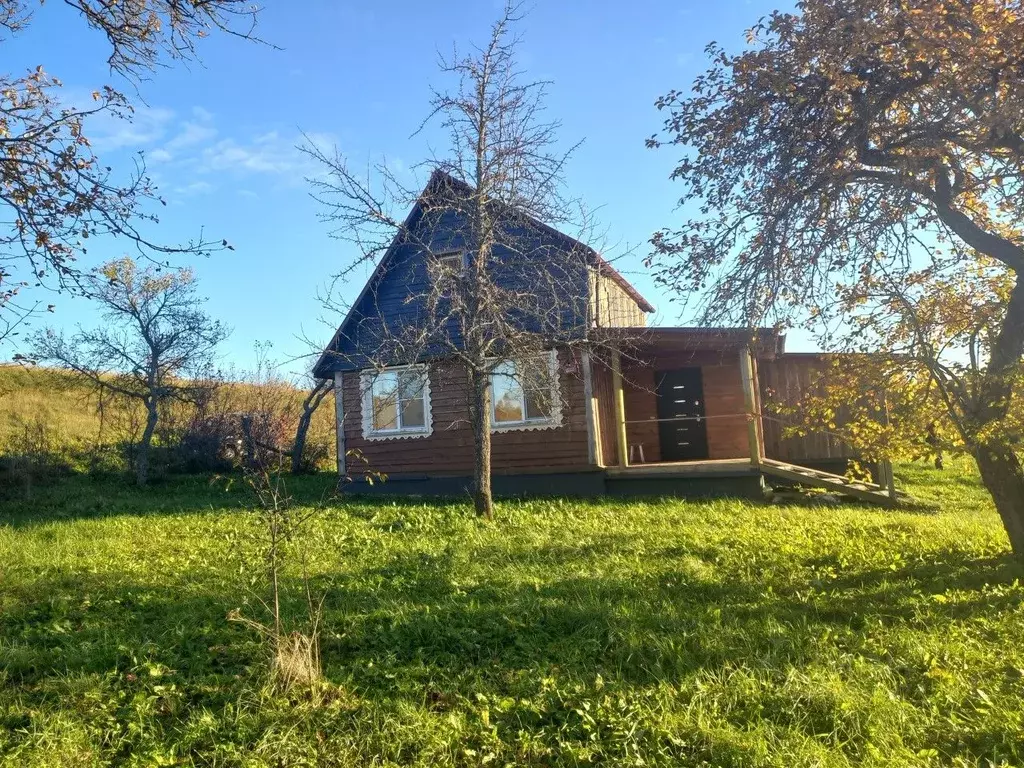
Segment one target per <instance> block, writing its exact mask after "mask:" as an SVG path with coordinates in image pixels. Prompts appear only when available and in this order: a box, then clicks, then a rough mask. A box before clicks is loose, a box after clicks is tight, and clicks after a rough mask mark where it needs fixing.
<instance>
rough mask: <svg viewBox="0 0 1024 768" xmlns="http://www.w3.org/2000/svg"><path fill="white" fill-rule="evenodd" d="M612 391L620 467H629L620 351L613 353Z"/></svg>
mask: <svg viewBox="0 0 1024 768" xmlns="http://www.w3.org/2000/svg"><path fill="white" fill-rule="evenodd" d="M612 389H613V391H614V395H615V427H616V429H615V433H616V435H617V436H618V440H617V441H616V443H617V445H616V450H617V454H618V460H619V466H620V467H626V466H629V458H628V456H627V455H626V447H627V446H626V400H625V398H624V396H623V393H622V355H621V354H620V353H619V351H618V350H615V351H614V352H612Z"/></svg>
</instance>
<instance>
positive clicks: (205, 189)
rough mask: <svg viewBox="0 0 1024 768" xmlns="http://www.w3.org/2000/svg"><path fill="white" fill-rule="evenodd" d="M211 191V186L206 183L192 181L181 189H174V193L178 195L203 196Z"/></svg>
mask: <svg viewBox="0 0 1024 768" xmlns="http://www.w3.org/2000/svg"><path fill="white" fill-rule="evenodd" d="M212 191H213V184H211V183H210V182H208V181H194V182H192V183H191V184H186V185H184V186H181V187H175V188H174V193H175V194H178V195H205V194H207V193H209V192H212Z"/></svg>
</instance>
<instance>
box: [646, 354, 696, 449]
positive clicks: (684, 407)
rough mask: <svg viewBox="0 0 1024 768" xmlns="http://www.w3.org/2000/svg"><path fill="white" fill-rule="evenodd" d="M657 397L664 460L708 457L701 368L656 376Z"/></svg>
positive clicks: (657, 374) (662, 372) (680, 369)
mask: <svg viewBox="0 0 1024 768" xmlns="http://www.w3.org/2000/svg"><path fill="white" fill-rule="evenodd" d="M654 380H655V382H656V383H657V390H656V391H657V394H658V419H659V421H658V433H659V438H660V442H661V460H662V461H695V460H699V459H706V458H708V428H707V422H706V421H705V420H704V381H703V378H702V377H701V373H700V368H679V369H677V370H674V371H658V372H656V373H655V374H654Z"/></svg>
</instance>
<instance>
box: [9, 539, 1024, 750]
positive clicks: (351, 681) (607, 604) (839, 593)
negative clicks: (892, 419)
mask: <svg viewBox="0 0 1024 768" xmlns="http://www.w3.org/2000/svg"><path fill="white" fill-rule="evenodd" d="M613 538H614V537H612V538H610V539H609V540H608V541H605V542H598V543H597V544H592V545H590V546H591V547H592V549H591V551H590V552H589V554H588V555H582V554H580V553H579V552H577V556H578V557H591V558H592V556H593V555H594V554H595V553H596V554H601V552H602V551H603V547H608V548H615V547H616V546H621V544H617V543H616V542H615V541H614V540H613ZM593 547H596V549H593ZM571 550H572V548H571V547H560V546H554V547H550V548H548V549H546V550H541V551H534V552H530V553H529V555H528V557H527V558H526V559H527V560H528V563H527V564H528V565H529V566H536V565H538V563H540V564H544V563H547V565H548V566H549V567H550V572H551V573H552V574H565V573H566V570H565V568H564V566H565V565H566V564H571V562H572V561H573V556H572V551H571ZM462 557H464V556H463V555H462V554H461V552H460V550H458V549H457V548H455V547H452V548H449V549H448V550H446V551H444V552H442V553H441V554H437V555H431V554H427V553H420V552H416V553H412V554H400V555H396V556H394V557H392V558H391V559H389V560H388V561H387V562H386V563H384V564H383V565H382V566H379V567H378V568H376V569H373V570H368V571H365V572H362V573H360V574H358V576H357V577H353V578H352V579H351V580H350V581H349V582H346V583H337V584H336V585H335V586H334V587H333V588H332V589H331V591H330V592H329V593H328V596H327V601H326V603H325V606H324V607H325V635H324V639H323V658H324V664H325V671H326V673H327V675H328V677H329V678H330V679H331V680H332V681H334V682H336V683H339V684H342V685H344V686H345V687H346V688H349V689H352V690H354V691H356V692H357V694H358V696H359V698H360V699H361V700H362V701H364V702H367V704H368V705H372V706H379V707H383V708H384V710H386V711H388V712H401V711H403V710H402V707H407V706H410V705H411V706H414V707H416V706H423V705H424V704H426V705H427V706H429V707H430V708H431V709H433V710H436V709H444V708H446V707H451V706H454V704H453V703H452V702H466V701H473V697H474V696H475V695H476V694H478V693H480V692H481V691H485V692H488V693H491V692H497V693H498V694H499V695H501V696H510V697H513V698H515V697H519V696H521V697H524V698H529V697H534V698H535V697H537V696H538V691H539V690H541V689H542V687H543V685H544V683H543V681H544V680H545V679H546V678H548V677H552V676H557V677H558V678H559V679H560V680H561V681H562V685H564V684H565V682H566V681H568V682H569V683H570V684H576V685H580V686H583V687H585V688H588V689H589V687H592V686H593V685H594V681H595V680H596V679H599V678H603V679H604V680H606V681H609V683H610V684H612V685H615V686H617V687H620V688H622V689H628V688H635V689H638V692H637V695H641V696H642V695H644V694H642V693H640V689H645V688H646V689H648V690H650V686H654V685H659V684H668V685H670V686H673V687H674V688H676V689H677V690H680V691H682V690H684V689H685V686H686V681H687V680H688V679H690V678H692V677H693V676H694V675H697V674H700V673H710V674H712V675H721V676H725V675H728V674H729V673H730V672H731V671H735V670H739V669H743V668H744V667H747V668H750V669H755V670H758V671H760V672H762V673H764V674H767V675H775V676H777V677H778V678H780V679H782V678H784V677H785V676H786V675H787V674H789V673H790V671H791V670H793V669H801V668H806V667H811V666H813V665H814V664H815V663H829V662H830V661H831V660H832V657H830V656H827V655H823V654H828V653H829V651H830V649H832V646H830V645H828V644H823V642H822V637H823V636H826V635H827V634H828V633H826V632H825V630H839V631H838V632H835V633H833V636H842V637H844V638H845V639H844V644H845V646H846V647H850V646H854V647H855V646H857V645H859V643H858V641H857V639H856V638H857V637H862V638H867V637H868V635H869V634H870V633H871V632H873V631H875V629H874V627H877V623H878V622H877V619H880V618H882V619H885V618H888V619H892V620H899V621H903V620H908V619H910V618H912V617H913V616H914V615H915V613H916V612H917V611H919V610H920V601H919V600H918V602H917V603H914V602H913V600H915V599H918V598H919V597H920V595H922V594H925V595H927V594H930V593H936V594H937V593H939V592H940V591H945V590H950V589H955V590H962V591H964V592H966V593H968V594H967V596H966V598H965V599H963V600H959V601H957V602H955V603H950V604H942V603H929V604H928V608H927V610H928V622H929V627H930V629H929V631H930V632H932V633H938V634H940V635H941V633H942V632H943V628H944V627H945V626H946V625H947V624H949V623H950V622H955V621H959V620H962V619H965V618H968V617H969V616H971V615H973V613H974V612H976V611H981V610H988V611H992V610H996V611H998V610H1001V608H1002V607H1004V606H1002V605H1000V603H999V599H998V598H996V599H995V600H994V599H993V598H992V597H991V596H990V595H987V594H986V593H985V591H984V590H985V588H986V587H989V586H991V585H993V584H1009V583H1013V581H1014V580H1015V579H1019V578H1021V575H1022V570H1021V566H1020V565H1019V564H1018V563H1017V562H1016V561H1014V560H1012V559H1011V558H1009V557H993V558H985V559H980V560H979V559H972V558H970V557H969V556H967V555H961V554H960V553H948V554H947V555H945V556H943V557H940V558H938V559H936V560H935V561H934V562H932V563H928V564H922V565H911V566H907V567H905V568H902V569H897V570H894V571H882V570H878V571H871V572H868V573H862V574H857V575H855V576H850V577H841V578H839V579H836V580H833V581H832V582H831V584H830V586H829V590H830V591H829V592H828V594H824V593H822V594H821V595H819V596H818V597H816V598H805V597H801V596H800V595H798V594H796V593H795V592H794V593H788V592H783V593H780V592H778V591H774V592H773V591H771V590H769V589H768V583H767V582H762V581H760V580H757V579H752V580H748V581H741V580H739V579H730V578H728V577H726V578H725V579H724V580H721V581H712V580H710V579H707V580H705V579H701V578H700V576H699V573H697V574H696V575H695V573H693V572H691V571H687V570H686V569H684V568H683V567H680V568H679V569H678V570H676V571H673V570H669V571H662V572H660V573H657V574H639V575H636V576H635V577H631V578H623V577H619V576H615V575H609V574H601V573H576V574H572V573H571V572H569V573H570V575H561V576H554V575H552V576H548V577H546V578H543V579H538V580H536V581H532V580H531V579H530V577H529V573H531V571H530V569H529V568H524V569H522V570H520V569H516V568H510V569H508V570H507V571H503V573H504V574H505V575H506V576H509V575H510V574H519V575H520V578H519V579H518V580H513V579H512V578H504V579H500V578H486V577H485V578H478V579H476V580H475V581H474V580H471V579H470V578H469V577H468V576H467V570H466V569H465V567H464V566H465V562H464V561H463V560H462V559H460V558H462ZM545 558H551V561H550V562H549V561H546V560H545ZM512 559H513V560H514V559H515V558H514V557H513V558H512ZM696 559H699V558H696ZM556 562H557V563H558V564H561V566H563V567H561V568H557V567H556V565H555V563H556ZM590 562H592V560H590ZM512 565H516V563H512ZM697 570H698V571H699V568H698V569H697ZM178 579H179V581H178V583H173V582H172V581H170V580H168V581H167V582H165V583H157V584H144V583H139V582H138V581H137V580H134V579H133V578H132V577H130V576H128V575H121V574H107V575H105V576H103V575H96V574H87V573H73V574H68V575H63V576H57V577H50V578H38V579H36V580H34V581H32V582H31V583H26V584H24V585H21V586H14V587H11V586H9V585H8V586H6V587H5V588H4V592H3V595H2V596H0V597H2V600H3V609H4V610H3V614H2V619H0V669H2V673H3V676H4V677H5V683H4V684H5V687H6V688H7V690H8V695H11V696H15V697H16V698H17V701H18V706H17V707H15V708H11V707H8V715H7V716H6V718H5V721H0V725H2V726H6V727H8V728H12V729H13V728H21V729H24V728H27V726H28V724H27V722H24V720H25V718H24V716H22V715H19V714H17V712H18V711H28V710H31V709H33V708H40V707H46V706H54V705H55V702H56V705H57V706H76V705H77V701H76V697H81V696H88V695H92V696H93V697H95V696H96V695H97V693H96V691H99V695H101V697H102V698H104V699H107V700H109V701H111V702H114V703H113V704H112V705H111V706H112V707H114V712H113V718H114V720H113V721H111V722H121V721H131V720H132V718H133V717H135V718H137V717H138V716H139V715H138V712H137V711H136V710H135V709H133V707H137V706H138V704H137V702H138V701H139V697H140V696H142V697H149V698H151V699H153V701H155V702H156V703H155V704H154V705H153V706H154V708H155V709H154V710H153V712H155V713H156V714H153V715H152V716H153V717H156V718H158V719H159V720H160V722H161V723H162V724H164V725H163V726H161V727H166V724H167V723H168V722H170V723H178V724H179V725H181V724H183V723H184V722H185V720H186V719H187V717H188V712H189V711H190V709H194V708H206V709H210V710H215V711H221V710H223V709H229V708H230V707H231V706H233V702H237V700H238V699H239V697H240V696H242V695H247V694H244V692H245V691H246V690H248V688H247V686H251V685H252V681H253V679H254V678H258V677H259V676H260V675H261V670H262V669H263V667H262V666H261V661H262V658H263V655H262V654H263V648H262V646H261V645H260V643H259V642H258V641H257V639H256V637H255V636H254V635H253V634H252V633H250V632H249V631H247V630H245V629H243V628H241V627H239V626H238V625H235V624H232V623H230V622H228V621H227V620H226V614H227V612H228V611H229V610H230V609H232V608H234V607H236V606H237V605H238V600H239V599H240V598H239V593H238V591H237V590H236V589H234V588H233V586H231V585H229V584H227V583H226V582H227V580H225V581H224V582H218V583H213V584H203V583H192V582H189V581H188V580H187V578H182V577H181V576H179V577H178ZM296 587H297V585H296V584H294V583H290V584H287V585H286V588H287V589H288V591H289V593H290V594H292V595H298V594H299V590H298V589H297V588H296ZM1006 600H1009V598H1006ZM290 610H294V611H296V612H297V611H299V610H301V608H300V606H290ZM881 663H887V662H886V661H885V660H882V661H881ZM924 671H925V670H917V671H915V670H909V671H897V670H894V674H897V675H902V676H903V677H904V678H906V679H905V680H904V683H903V687H904V688H905V689H906V690H908V691H911V692H915V691H918V693H913V696H921V695H924V694H920V693H919V691H920V690H922V686H923V685H925V684H927V681H926V680H925V679H924V677H923V675H924ZM82 675H87V676H88V675H92V676H98V678H99V680H100V682H99V683H97V684H96V687H95V688H94V689H93V690H92V693H91V694H83V693H82V692H81V688H80V687H76V684H75V683H74V682H73V680H70V679H72V678H75V677H76V676H77V677H81V676H82ZM908 676H909V677H908ZM69 680H70V681H69ZM908 695H909V694H908ZM913 696H911V698H913ZM2 698H3V696H0V699H2ZM9 701H11V700H10V699H9ZM822 706H826V709H827V710H828V711H827V712H825V714H824V715H822V717H825V719H826V720H827V719H828V718H829V717H833V715H834V716H835V717H839V716H840V715H839V714H836V713H833V712H832V710H831V709H828V708H829V707H831V706H832V705H831V704H827V705H822ZM837 707H838V705H837ZM147 712H148V710H147ZM836 712H839V710H838V709H836ZM147 716H150V715H147ZM517 716H518V715H517ZM538 716H540V715H538ZM730 716H731V717H739V716H740V715H739V714H737V713H733V714H732V715H730ZM791 716H792V712H791V711H790V712H789V714H785V713H781V712H780V713H778V715H777V717H778V718H781V719H785V718H786V717H791ZM758 717H767V718H772V717H776V715H775V714H773V713H772V712H767V713H761V714H759V715H758ZM780 722H782V720H780ZM111 727H112V726H111ZM801 727H803V726H801ZM808 727H811V726H808ZM815 727H817V726H815ZM173 732H174V728H168V730H167V733H168V734H170V736H169V738H171V737H173ZM815 733H817V731H815V730H814V729H813V728H812V729H811V731H808V735H811V736H813V735H814V734H815ZM950 738H952V737H950ZM957 738H960V737H959V736H958V737H957ZM964 738H968V741H966V742H963V743H964V744H965V745H966V746H967V748H969V749H971V750H974V751H975V752H978V751H979V750H982V748H983V747H984V746H985V745H989V744H993V743H1004V742H1006V741H1007V740H1008V739H1009V738H1010V736H1008V735H1007V734H1005V733H1002V732H1000V731H996V732H993V734H990V735H989V736H988V737H984V738H983V737H982V736H977V737H976V741H977V743H976V744H975V743H974V742H972V741H970V738H974V737H967V736H965V737H964ZM950 744H952V742H950ZM951 748H952V747H951Z"/></svg>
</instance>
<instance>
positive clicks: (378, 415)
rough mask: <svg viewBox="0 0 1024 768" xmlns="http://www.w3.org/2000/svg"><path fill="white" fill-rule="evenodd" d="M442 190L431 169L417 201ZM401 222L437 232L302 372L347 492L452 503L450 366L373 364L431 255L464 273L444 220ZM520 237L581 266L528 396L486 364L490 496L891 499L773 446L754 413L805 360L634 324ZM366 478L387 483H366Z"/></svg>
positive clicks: (470, 456) (454, 380)
mask: <svg viewBox="0 0 1024 768" xmlns="http://www.w3.org/2000/svg"><path fill="white" fill-rule="evenodd" d="M455 183H456V182H453V181H452V180H451V179H450V178H449V177H446V176H444V175H443V174H436V173H435V174H434V176H433V177H432V178H431V181H430V183H429V184H428V187H427V189H425V190H424V193H423V194H424V195H428V194H433V193H436V192H437V190H438V189H439V188H442V187H444V186H445V185H449V186H450V185H451V184H455ZM422 199H423V198H422V197H421V200H422ZM419 207H420V203H417V206H416V208H419ZM416 208H414V210H413V211H412V212H411V213H410V215H409V218H408V219H407V221H406V226H407V228H408V229H409V231H412V232H416V230H417V227H420V226H424V227H426V226H430V227H432V228H434V229H435V230H437V229H440V230H442V231H440V232H437V231H432V232H429V233H418V234H417V236H416V237H412V238H409V237H406V238H398V239H396V242H395V243H393V244H392V246H391V247H390V248H389V249H388V251H387V253H386V254H385V255H384V256H383V258H382V259H381V260H380V261H379V264H378V266H377V268H376V271H375V272H374V274H373V275H372V276H371V278H370V280H369V281H368V282H367V285H366V286H365V287H364V289H363V291H362V293H361V294H360V296H359V297H358V298H357V300H356V301H355V302H354V304H353V306H352V308H351V310H350V312H349V313H348V315H347V317H346V318H345V319H344V321H343V323H342V324H341V326H340V327H339V329H338V331H337V333H336V334H335V336H334V338H333V339H332V340H331V343H330V345H329V346H328V347H327V348H326V349H325V351H324V353H323V355H322V356H321V357H320V359H319V361H318V362H317V365H316V367H315V371H314V372H315V375H316V376H317V377H320V378H328V377H333V378H334V381H335V401H336V406H337V440H338V456H339V472H340V473H341V474H342V475H344V476H347V477H350V478H351V479H352V481H353V483H352V485H351V486H350V487H351V488H352V489H354V490H355V491H357V492H383V493H391V494H416V495H451V496H459V495H464V494H465V493H466V491H467V489H468V487H469V485H470V482H471V476H472V471H473V465H474V448H473V432H472V429H471V426H470V422H469V378H468V375H467V373H466V370H465V368H464V367H463V366H462V365H461V364H460V363H459V362H458V361H457V360H456V359H454V358H453V357H452V356H450V355H448V356H445V355H443V354H440V353H438V354H433V353H431V351H430V350H429V349H427V350H425V351H424V352H423V353H422V354H420V355H419V356H418V357H417V359H415V360H405V359H403V360H401V361H398V364H396V365H393V366H392V365H387V364H386V361H385V364H381V362H380V359H379V348H380V347H379V345H380V339H379V335H378V334H376V333H375V332H374V330H373V329H374V328H375V327H377V326H376V325H375V324H377V323H381V322H388V321H389V319H390V318H393V317H394V316H395V315H397V314H400V313H404V315H405V317H406V322H408V318H409V317H417V316H421V315H416V311H417V309H416V308H415V307H412V308H410V305H415V303H416V300H415V297H416V296H418V295H420V294H421V293H422V291H421V289H420V287H418V286H419V284H420V283H421V282H422V281H424V280H431V279H437V278H436V276H437V274H438V273H437V270H436V266H437V264H436V262H438V261H439V259H452V262H453V263H455V262H458V264H461V263H463V261H464V259H465V256H464V255H463V254H462V253H461V252H460V251H459V250H458V248H457V247H456V248H451V245H452V240H453V239H452V237H451V236H450V234H451V233H450V231H449V230H451V229H453V228H456V227H457V225H456V224H455V223H454V222H453V216H450V215H445V216H434V217H430V218H431V222H430V224H429V225H428V224H426V223H421V219H423V220H424V221H425V219H426V218H427V217H425V216H423V214H422V212H421V211H417V210H416ZM534 223H535V224H537V226H538V229H537V230H536V231H538V232H540V233H541V235H540V237H541V238H542V239H543V240H544V241H545V242H544V243H543V247H544V248H560V249H573V250H574V251H576V252H581V253H583V258H581V259H580V262H579V264H580V267H579V274H578V275H576V276H575V277H573V279H571V280H569V282H568V284H569V285H571V286H573V288H572V291H574V292H576V295H573V296H571V297H570V301H568V302H567V303H566V306H568V307H570V309H568V310H566V311H561V312H560V313H559V320H558V322H559V323H561V324H563V326H564V327H563V328H562V330H563V331H565V332H566V335H565V336H564V338H565V343H563V344H559V343H553V344H552V345H551V348H550V349H548V350H547V351H545V352H544V353H543V354H542V355H539V356H538V360H537V361H536V362H537V365H538V366H540V367H542V368H544V369H546V370H547V371H549V372H550V375H549V376H547V377H544V378H543V379H539V380H538V381H543V382H544V383H543V384H540V385H537V386H538V387H539V388H540V389H538V388H536V387H534V388H531V386H530V385H529V384H528V383H524V381H526V379H525V378H524V377H523V376H516V375H513V374H514V372H513V371H512V370H511V369H507V370H506V368H505V367H504V365H505V364H504V363H503V364H502V367H499V368H498V369H497V370H496V371H495V374H494V376H493V377H492V401H493V409H492V414H491V415H492V427H491V431H492V484H493V488H494V492H495V493H496V494H498V495H532V494H548V495H683V496H709V495H741V496H760V495H761V494H762V492H763V487H764V484H765V478H768V479H769V481H780V480H782V481H786V482H797V483H804V484H807V485H819V486H825V487H828V488H832V489H834V490H837V491H841V492H843V493H847V494H849V495H852V496H859V497H860V498H864V499H867V500H872V501H883V502H885V501H887V500H888V499H890V498H891V497H892V492H891V476H887V475H886V471H885V470H884V468H883V472H882V477H881V478H880V480H879V484H877V485H876V484H874V483H857V482H849V481H847V480H845V479H844V478H842V477H841V476H840V475H841V473H842V472H843V471H844V470H845V466H846V463H847V461H848V460H849V459H851V458H854V457H855V454H854V452H853V451H852V450H851V449H850V448H849V446H846V445H843V444H842V443H841V442H839V441H837V440H836V439H835V438H834V437H833V436H831V435H826V434H820V435H809V436H806V437H800V438H791V437H790V438H786V437H784V436H783V430H782V425H781V424H780V423H779V422H778V421H777V420H776V419H774V418H773V417H772V416H771V415H770V412H771V409H770V408H769V407H767V406H768V404H769V401H771V400H773V399H780V398H781V399H782V400H783V401H785V402H798V401H799V398H800V397H801V396H802V393H803V392H805V391H806V390H807V387H808V386H810V382H811V375H812V372H813V371H814V370H815V369H816V368H818V367H819V366H820V362H819V359H818V358H817V356H814V355H793V354H788V353H786V351H785V338H784V337H783V336H781V335H779V334H778V333H776V332H774V331H772V330H770V329H760V330H757V331H751V330H750V329H746V328H683V327H648V326H646V317H647V315H648V314H649V313H651V312H652V311H653V307H652V306H651V304H650V303H649V302H648V301H647V300H646V299H644V298H643V296H641V295H640V293H639V292H638V291H637V290H636V289H635V288H634V287H633V286H632V285H630V283H629V282H628V281H627V280H626V279H625V278H624V277H623V276H622V275H621V274H620V273H619V272H618V271H616V270H615V269H614V268H613V267H612V266H611V265H609V264H608V263H607V262H606V261H605V260H604V259H602V258H601V256H600V255H599V254H597V253H596V252H594V251H593V250H591V249H589V248H586V247H585V246H583V245H582V244H581V243H580V242H579V241H577V240H575V239H573V238H571V237H569V236H567V235H564V234H562V233H560V232H557V231H556V230H554V229H551V228H549V227H546V226H544V225H542V224H539V223H537V222H534ZM435 242H442V243H444V246H443V247H438V248H432V247H431V246H430V245H429V244H430V243H435ZM424 244H427V245H424ZM539 252H540V253H543V252H544V251H543V250H541V251H539ZM432 262H434V265H433V266H434V267H435V268H432ZM458 264H456V266H458ZM509 279H514V278H513V277H510V278H509ZM560 284H561V285H563V286H564V285H565V282H564V281H563V282H562V283H560ZM420 309H421V308H420ZM580 339H589V340H592V341H593V343H592V344H580V343H577V342H578V341H579V340H580ZM371 360H372V361H373V364H372V365H371V364H370V361H371ZM509 366H512V363H511V362H510V363H509ZM549 389H550V391H548V390H549ZM541 390H543V391H541ZM354 456H358V457H359V460H353V457H354ZM368 473H383V474H384V475H386V478H387V479H386V481H385V482H384V483H372V484H371V483H368V482H367V481H366V477H367V474H368ZM887 488H888V489H889V490H886V489H887Z"/></svg>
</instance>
